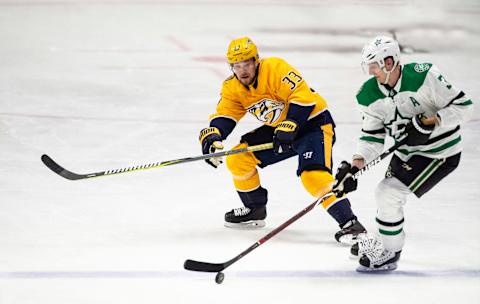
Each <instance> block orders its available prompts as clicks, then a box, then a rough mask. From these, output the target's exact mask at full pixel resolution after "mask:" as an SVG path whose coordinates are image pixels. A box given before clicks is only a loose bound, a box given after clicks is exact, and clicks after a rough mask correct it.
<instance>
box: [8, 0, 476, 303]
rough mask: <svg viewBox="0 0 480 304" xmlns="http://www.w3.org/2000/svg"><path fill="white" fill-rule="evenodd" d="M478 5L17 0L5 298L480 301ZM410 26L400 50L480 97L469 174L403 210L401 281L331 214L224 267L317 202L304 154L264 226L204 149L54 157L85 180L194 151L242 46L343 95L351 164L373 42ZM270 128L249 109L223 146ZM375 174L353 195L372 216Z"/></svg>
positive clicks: (342, 137) (464, 170) (307, 220)
mask: <svg viewBox="0 0 480 304" xmlns="http://www.w3.org/2000/svg"><path fill="white" fill-rule="evenodd" d="M479 17H480V4H479V3H478V1H437V2H435V4H432V2H431V1H417V0H409V1H407V0H395V1H378V0H368V1H354V0H349V1H348V0H347V1H345V0H344V1H313V0H309V1H308V0H299V1H287V0H282V1H273V0H261V1H260V0H259V1H253V0H247V1H215V0H211V1H208V0H199V1H193V0H185V1H167V0H158V1H157V0H146V1H133V0H126V1H120V0H118V1H116V0H104V1H97V0H91V1H80V0H46V1H41V0H18V1H15V0H10V1H9V0H0V151H1V152H0V303H1V304H12V303H15V304H16V303H21V304H24V303H49V304H56V303H82V304H84V303H245V302H247V303H292V302H298V303H334V302H335V303H369V304H370V303H381V302H382V303H383V302H388V303H451V302H455V303H480V255H479V252H480V241H479V240H480V224H479V223H480V222H479V219H478V215H479V214H480V205H479V203H478V197H479V195H480V190H479V178H478V176H477V172H478V169H479V168H480V165H479V164H478V161H479V157H478V155H479V152H480V149H479V148H478V142H479V139H480V138H479V129H480V122H479V117H480V116H479V107H478V100H480V81H479V79H480V59H479V57H478V53H479V51H480V36H479V35H480V23H479V22H478V18H479ZM392 32H394V33H395V34H396V35H397V37H398V38H399V40H400V41H401V42H402V44H403V45H404V46H406V47H408V49H407V51H410V52H411V53H409V54H405V55H404V56H403V60H404V61H405V62H408V61H418V62H433V63H435V64H437V65H438V66H439V68H440V69H441V70H442V71H443V72H444V74H445V75H446V76H447V78H448V80H449V81H450V82H452V83H454V84H455V85H457V86H458V87H460V88H462V89H463V90H464V91H465V92H467V94H469V96H471V98H472V99H473V100H474V102H475V103H477V107H476V110H475V115H474V118H473V120H472V121H471V122H470V123H468V124H467V125H465V126H464V127H463V140H464V146H465V149H464V153H463V157H462V162H461V165H460V167H459V168H458V169H457V170H456V171H455V172H454V173H452V174H451V176H449V177H448V178H447V179H446V180H445V181H443V182H442V183H441V184H440V185H439V186H438V187H437V188H436V189H435V190H434V191H432V192H431V193H429V194H428V195H426V196H425V197H424V198H422V199H421V200H418V199H415V198H414V197H411V198H410V200H409V202H408V204H407V206H406V224H405V230H406V233H407V243H406V246H405V248H404V252H403V256H402V259H401V261H400V264H399V269H398V271H396V272H395V273H393V274H391V275H387V276H385V275H381V276H380V275H360V274H358V273H356V272H355V271H354V269H355V267H356V264H355V262H354V261H352V260H350V259H349V258H348V256H349V253H348V247H343V246H339V245H337V244H336V243H335V241H334V239H333V234H334V233H335V232H336V230H337V227H336V224H335V223H334V222H333V221H332V219H331V218H330V217H329V216H328V215H327V214H326V213H325V212H324V211H323V210H322V209H321V208H317V209H314V210H313V211H312V212H311V213H309V214H308V215H306V216H305V217H303V218H302V219H300V220H299V221H298V222H297V223H295V224H293V225H292V226H290V227H289V228H288V229H287V230H285V231H283V232H282V233H281V234H279V235H278V236H276V237H275V238H273V239H271V240H270V241H268V242H267V243H265V244H264V245H262V246H261V247H260V248H258V249H256V250H255V251H254V252H252V253H250V254H249V255H247V256H246V257H245V258H244V259H242V260H240V261H239V262H238V263H236V264H234V265H233V266H231V268H229V269H228V270H227V271H226V272H225V274H226V278H225V282H224V284H223V285H221V286H218V285H216V284H215V283H214V274H201V273H192V272H187V271H185V270H183V267H182V266H183V261H184V260H185V259H187V258H192V259H199V260H204V261H211V262H224V261H226V260H228V259H230V258H232V257H233V256H235V255H237V254H238V253H239V252H241V251H242V250H244V249H246V248H247V247H248V246H250V245H251V244H253V243H254V242H255V241H257V240H258V239H259V238H261V237H262V236H263V235H265V234H266V233H268V232H269V231H270V230H271V229H273V228H275V227H276V226H278V225H279V224H281V223H282V222H283V221H285V220H287V219H288V218H289V217H291V216H292V215H293V214H295V213H296V212H298V211H299V210H301V209H302V208H304V207H305V206H307V205H308V204H309V203H310V202H311V200H312V199H311V198H310V197H309V196H308V194H307V193H306V192H305V191H304V190H303V188H302V186H301V183H300V181H299V180H298V179H297V178H296V176H295V167H296V162H295V160H294V159H291V160H288V161H285V162H283V163H280V164H278V165H275V166H272V167H269V168H266V169H264V170H262V171H261V177H262V184H263V185H264V186H265V187H267V188H268V189H269V191H270V197H269V207H268V208H269V209H268V212H269V217H268V219H267V220H268V221H267V227H266V228H264V229H262V230H257V231H236V230H228V229H226V228H224V227H223V214H224V212H225V211H227V210H229V209H231V208H234V207H238V206H240V202H239V200H238V197H237V194H236V193H235V191H234V190H233V186H232V183H231V180H230V176H229V173H228V171H227V170H226V168H225V167H223V168H221V169H218V170H213V169H212V168H210V167H209V166H207V165H206V164H205V163H203V162H195V163H189V164H183V165H176V166H171V167H164V168H161V169H154V170H149V171H143V172H138V173H130V174H125V175H119V176H111V177H103V178H98V179H94V180H85V181H68V180H65V179H62V178H60V177H59V176H57V175H55V174H53V173H52V172H50V171H49V170H48V169H47V168H46V167H45V166H44V165H43V164H42V163H41V162H40V156H41V155H42V154H43V153H47V154H49V155H50V156H52V157H53V158H54V159H55V160H57V161H58V162H59V163H60V164H62V165H64V166H65V167H67V168H68V169H71V170H72V171H75V172H78V173H87V172H96V171H101V170H105V169H115V168H122V167H125V166H129V165H136V164H143V163H149V162H156V161H163V160H170V159H176V158H180V157H186V156H194V155H198V154H199V153H200V148H199V144H198V142H197V137H198V132H199V130H200V129H201V128H203V127H204V126H206V123H207V118H208V115H209V114H210V113H212V111H213V110H214V107H215V104H216V102H217V100H218V94H219V89H220V86H221V82H222V80H223V79H224V78H225V77H226V76H228V75H229V70H228V67H227V66H226V64H225V63H224V61H223V58H224V57H223V56H224V52H225V49H226V46H227V44H228V42H229V40H230V39H231V38H233V37H235V36H238V35H249V36H250V37H251V38H252V39H254V40H255V41H256V42H257V44H258V46H259V49H260V52H261V55H262V56H279V57H282V58H285V59H286V60H287V61H289V62H290V63H291V64H293V65H294V66H296V67H297V68H298V69H299V70H300V72H302V74H303V76H304V78H305V79H306V80H307V82H308V83H309V85H310V86H312V87H314V88H315V89H316V90H317V91H318V92H320V94H322V95H323V96H324V97H325V98H326V99H327V100H328V102H329V106H330V109H331V111H332V113H333V114H334V117H335V119H336V122H337V124H338V129H337V132H338V134H337V137H338V140H337V144H336V146H335V151H334V160H335V162H336V163H338V162H339V161H340V160H342V159H344V158H346V159H348V158H350V155H351V153H352V151H353V149H354V146H355V140H356V138H357V135H358V132H359V128H360V117H359V115H358V113H357V111H356V109H355V106H354V96H355V93H356V91H357V90H358V88H359V86H360V84H361V83H362V81H364V80H365V77H366V76H365V75H363V74H362V72H361V69H360V64H359V52H360V50H361V47H362V45H363V44H364V43H365V42H366V41H367V40H368V39H369V38H370V37H372V36H373V35H375V34H377V33H392ZM257 126H258V123H257V122H255V121H254V120H253V119H251V118H245V119H244V121H242V123H241V124H240V125H239V126H238V128H237V129H236V130H235V131H234V133H233V134H232V135H231V136H230V137H229V139H228V140H227V141H226V146H227V147H232V146H233V145H235V144H236V143H237V142H238V140H239V137H240V136H241V135H242V134H243V133H245V132H247V131H248V130H251V129H253V128H255V127H257ZM385 166H386V162H385V163H383V164H381V165H380V166H379V168H378V169H375V170H374V171H372V172H369V173H368V174H367V175H365V176H363V177H362V180H361V182H360V189H359V190H358V191H357V192H355V193H354V194H352V195H351V200H352V203H353V208H354V210H355V212H356V213H357V215H358V217H359V218H360V219H361V221H362V222H363V223H364V224H365V225H366V226H367V228H369V229H374V228H375V223H374V217H375V203H374V201H373V190H374V188H375V184H376V183H377V182H378V181H379V180H380V179H381V177H382V174H383V172H384V169H385Z"/></svg>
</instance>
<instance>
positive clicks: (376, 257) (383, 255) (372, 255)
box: [365, 249, 395, 265]
mask: <svg viewBox="0 0 480 304" xmlns="http://www.w3.org/2000/svg"><path fill="white" fill-rule="evenodd" d="M365 255H366V256H367V257H368V259H369V260H370V263H371V264H377V265H381V264H383V263H385V262H386V261H388V260H390V259H391V258H393V257H394V256H395V253H394V252H393V251H390V250H386V249H385V250H383V251H382V252H378V251H372V252H369V253H367V254H365Z"/></svg>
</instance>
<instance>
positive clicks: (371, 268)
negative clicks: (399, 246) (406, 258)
mask: <svg viewBox="0 0 480 304" xmlns="http://www.w3.org/2000/svg"><path fill="white" fill-rule="evenodd" d="M401 252H402V251H398V252H393V251H390V250H387V249H384V250H383V251H382V252H381V253H380V254H378V252H370V253H367V254H364V255H363V256H362V257H361V258H360V260H359V263H360V265H359V266H358V268H357V271H358V272H387V271H393V270H395V269H397V262H398V260H399V259H400V253H401Z"/></svg>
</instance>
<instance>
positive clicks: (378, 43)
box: [374, 39, 382, 46]
mask: <svg viewBox="0 0 480 304" xmlns="http://www.w3.org/2000/svg"><path fill="white" fill-rule="evenodd" d="M374 43H375V45H376V46H379V45H380V44H382V39H377V40H375V42H374Z"/></svg>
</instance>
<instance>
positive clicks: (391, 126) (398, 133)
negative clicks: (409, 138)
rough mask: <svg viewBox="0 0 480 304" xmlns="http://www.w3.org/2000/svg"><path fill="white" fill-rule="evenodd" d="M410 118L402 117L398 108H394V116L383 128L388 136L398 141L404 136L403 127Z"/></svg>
mask: <svg viewBox="0 0 480 304" xmlns="http://www.w3.org/2000/svg"><path fill="white" fill-rule="evenodd" d="M410 121H411V118H409V117H405V116H403V115H402V114H401V113H400V111H399V110H398V107H395V114H394V116H393V118H392V119H391V120H390V121H389V122H387V123H385V128H386V129H387V131H388V135H390V136H391V137H393V138H395V140H397V141H398V140H399V139H400V138H401V137H402V136H403V135H405V127H406V126H407V124H409V123H410Z"/></svg>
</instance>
